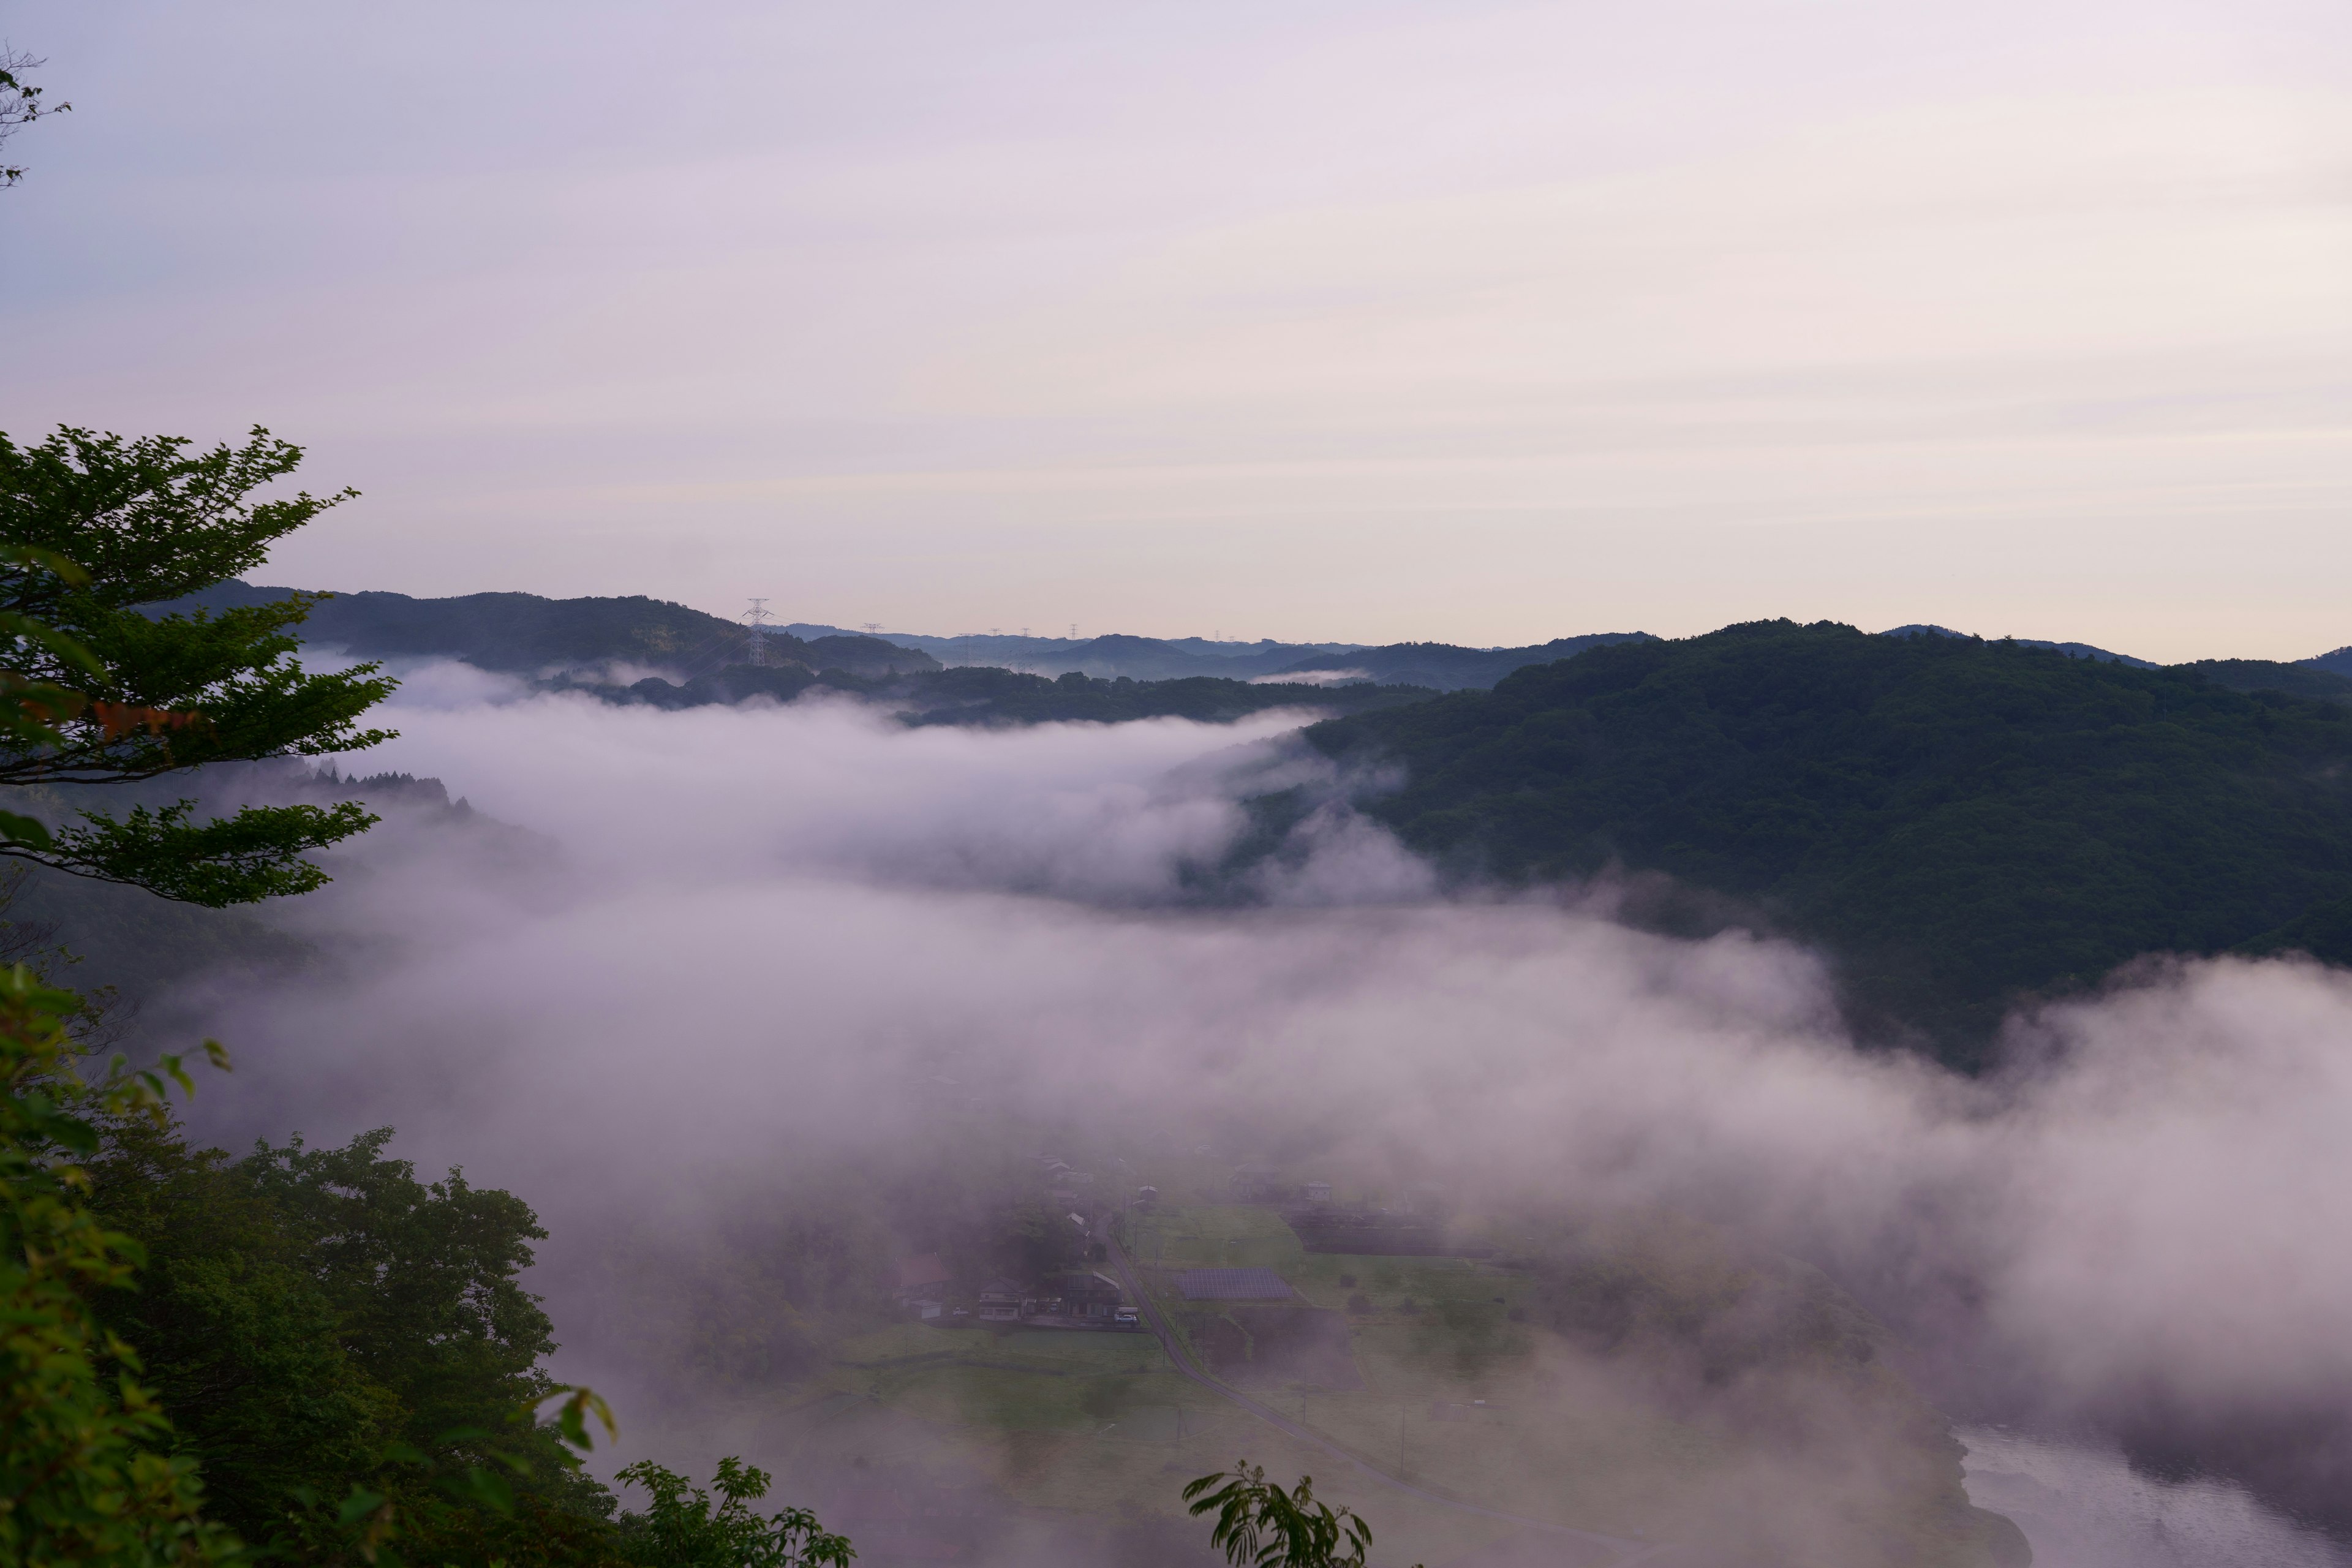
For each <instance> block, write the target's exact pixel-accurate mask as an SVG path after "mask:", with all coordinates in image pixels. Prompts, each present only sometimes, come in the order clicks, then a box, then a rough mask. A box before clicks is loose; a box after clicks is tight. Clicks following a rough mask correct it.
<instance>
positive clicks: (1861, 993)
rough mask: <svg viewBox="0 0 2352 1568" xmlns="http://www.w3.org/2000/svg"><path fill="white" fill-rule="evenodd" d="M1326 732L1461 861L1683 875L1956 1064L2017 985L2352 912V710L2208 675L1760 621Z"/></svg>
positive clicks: (1508, 875)
mask: <svg viewBox="0 0 2352 1568" xmlns="http://www.w3.org/2000/svg"><path fill="white" fill-rule="evenodd" d="M2230 673H2231V674H2232V675H2238V674H2240V673H2241V672H2237V671H2231V672H2230ZM1307 733H1308V736H1309V738H1310V739H1311V741H1312V742H1313V743H1314V744H1315V745H1316V746H1318V747H1319V748H1320V749H1321V750H1323V751H1324V752H1327V753H1328V754H1330V755H1332V756H1335V757H1340V758H1349V759H1370V758H1379V759H1382V760H1385V761H1388V762H1391V763H1402V764H1403V768H1404V783H1403V784H1402V787H1401V788H1399V789H1397V790H1395V791H1394V792H1393V793H1391V794H1388V795H1383V796H1381V797H1380V798H1378V799H1375V800H1373V801H1371V802H1370V803H1369V804H1368V809H1369V810H1370V812H1371V814H1372V815H1373V816H1376V817H1377V818H1379V819H1380V820H1381V821H1382V822H1384V823H1386V824H1388V825H1389V826H1391V827H1393V828H1394V829H1395V830H1396V831H1397V832H1398V833H1399V834H1400V835H1401V836H1402V837H1403V838H1404V840H1405V841H1406V842H1407V843H1408V844H1410V845H1411V846H1412V847H1414V848H1416V849H1420V850H1423V851H1426V852H1428V853H1430V854H1432V855H1434V856H1437V857H1439V858H1441V859H1443V860H1444V861H1445V862H1446V863H1447V864H1449V865H1450V866H1451V867H1453V868H1454V869H1455V871H1456V873H1457V874H1459V875H1463V876H1477V875H1493V876H1497V877H1500V878H1503V879H1507V880H1512V881H1519V882H1527V881H1533V880H1540V879H1563V878H1582V877H1590V876H1592V875H1595V874H1597V873H1601V872H1602V871H1605V870H1608V869H1610V868H1623V869H1625V870H1629V871H1634V872H1662V873H1664V874H1666V875H1667V876H1668V877H1670V878H1672V879H1675V880H1676V881H1677V882H1678V883H1680V884H1681V885H1683V886H1684V887H1685V889H1701V890H1705V891H1706V892H1708V893H1711V894H1715V895H1722V896H1725V897H1727V899H1728V900H1733V903H1732V905H1731V906H1730V908H1731V909H1732V910H1733V911H1734V913H1733V914H1732V915H1731V916H1728V917H1727V916H1725V915H1723V914H1721V913H1720V912H1718V914H1717V916H1715V917H1713V918H1715V919H1717V921H1720V920H1722V919H1725V918H1736V919H1738V920H1739V921H1745V922H1748V923H1761V924H1762V925H1764V926H1765V927H1767V928H1768V929H1777V930H1780V931H1787V932H1790V933H1792V934H1795V935H1798V936H1801V937H1803V938H1806V939H1810V940H1813V941H1817V942H1821V943H1822V944H1823V945H1824V946H1825V947H1826V948H1827V950H1828V951H1829V952H1830V953H1831V954H1832V958H1833V960H1834V962H1835V963H1836V965H1837V969H1838V974H1839V978H1840V981H1841V983H1842V984H1843V987H1844V990H1845V993H1846V995H1847V998H1848V1000H1849V1002H1850V1003H1851V1004H1852V1005H1853V1008H1854V1011H1855V1013H1856V1015H1857V1017H1858V1020H1859V1021H1861V1022H1863V1023H1864V1024H1865V1025H1866V1026H1872V1027H1874V1028H1875V1029H1877V1030H1880V1031H1882V1032H1894V1033H1899V1032H1901V1031H1903V1030H1905V1029H1922V1030H1925V1031H1927V1034H1928V1036H1929V1037H1932V1038H1933V1039H1934V1040H1935V1041H1936V1042H1937V1046H1938V1048H1939V1049H1940V1050H1941V1051H1942V1052H1943V1053H1944V1054H1946V1055H1947V1056H1948V1057H1951V1058H1955V1059H1970V1058H1974V1057H1975V1056H1976V1055H1977V1054H1978V1053H1979V1051H1980V1050H1981V1049H1982V1047H1983V1046H1984V1044H1985V1042H1986V1040H1987V1038H1988V1037H1989V1035H1990V1031H1991V1029H1992V1028H1993V1026H1995V1025H1996V1024H1997V1023H1998V1021H1999V1018H2000V1015H2001V1012H2002V1010H2003V1008H2004V1007H2005V1006H2007V1005H2009V1004H2010V1003H2011V1002H2012V1001H2014V1000H2016V999H2018V998H2020V997H2023V996H2029V995H2033V994H2047V993H2052V992H2056V991H2063V990H2065V989H2067V988H2070V987H2076V986H2081V985H2084V984H2091V983H2094V982H2095V981H2096V980H2098V979H2099V977H2100V976H2102V975H2103V974H2105V973H2106V972H2107V971H2108V970H2110V969H2111V968H2113V967H2114V966H2116V965H2117V964H2120V963H2124V962H2126V960H2128V959H2131V958H2133V957H2135V956H2137V955H2138V954H2141V953H2148V952H2192V953H2211V952H2222V951H2225V950H2228V949H2231V948H2233V947H2237V946H2239V945H2240V944H2244V943H2259V942H2263V939H2264V938H2265V937H2266V936H2267V935H2268V934H2269V933H2271V932H2273V931H2277V930H2279V929H2280V928H2282V927H2284V926H2286V925H2287V924H2288V923H2289V922H2291V921H2296V920H2298V919H2300V918H2302V917H2303V916H2305V914H2306V913H2307V912H2308V911H2312V910H2317V909H2320V908H2323V907H2325V906H2328V905H2332V904H2335V903H2336V902H2337V901H2339V900H2344V899H2346V898H2347V896H2352V809H2347V807H2352V710H2347V708H2346V707H2345V706H2343V705H2342V704H2340V703H2337V702H2336V701H2333V700H2326V699H2322V698H2313V697H2298V696H2294V695H2290V694H2287V693H2284V692H2279V691H2274V690H2257V691H2251V692H2248V691H2235V690H2231V689H2226V688H2225V687H2223V686H2222V685H2221V684H2219V683H2218V682H2216V681H2215V680H2212V679H2207V678H2206V677H2205V676H2204V675H2202V674H2200V673H2199V672H2197V671H2196V670H2193V669H2136V668H2128V667H2126V666H2123V665H2120V664H2111V663H2102V662H2096V661H2093V660H2087V659H2074V658H2067V657H2065V656H2064V655H2063V654H2061V653H2057V652H2053V651H2048V650H2043V649H2036V648H2028V647H2019V646H2017V645H2015V644H2010V643H1987V642H1982V641H1979V640H1976V639H1973V638H1966V639H1964V638H1956V637H1869V636H1865V635H1864V634H1863V633H1861V632H1859V631H1856V630H1854V629H1853V627H1850V626H1836V625H1832V624H1829V623H1821V624H1816V625H1812V626H1798V625H1795V624H1793V623H1790V622H1788V621H1768V622H1758V623H1754V624H1751V625H1746V626H1731V627H1727V628H1725V629H1724V630H1722V631H1718V632H1715V633H1712V634H1709V635H1707V636H1705V637H1691V638H1686V639H1683V640H1680V641H1673V642H1643V643H1621V644H1618V645H1616V646H1613V647H1599V648H1593V649H1591V650H1589V651H1587V652H1585V653H1583V654H1581V655H1580V656H1579V657H1578V658H1574V659H1572V660H1569V661H1565V662H1561V663H1557V664H1550V665H1542V666H1536V667H1532V668H1526V669H1522V670H1519V671H1517V673H1516V674H1513V675H1511V676H1509V677H1508V678H1507V679H1504V680H1503V681H1502V682H1501V683H1500V684H1498V685H1497V686H1496V688H1495V689H1493V690H1492V691H1465V692H1457V693H1454V694H1451V695H1448V696H1445V697H1443V698H1439V699H1437V700H1433V701H1429V702H1424V703H1420V704H1416V705H1414V706H1412V707H1404V708H1396V709H1391V710H1383V711H1380V712H1375V713H1365V714H1359V715H1356V716H1353V717H1349V718H1344V719H1337V720H1332V721H1327V722H1325V723H1323V724H1320V725H1318V726H1316V727H1314V728H1313V729H1311V730H1309V731H1307ZM1678 907H1679V908H1680V909H1682V910H1685V913H1687V911H1688V910H1690V909H1691V908H1692V905H1691V904H1690V902H1689V900H1683V901H1682V902H1681V903H1680V904H1679V906H1678ZM1723 908H1724V906H1721V905H1718V906H1717V909H1718V911H1720V910H1722V909H1723ZM2311 929H2312V930H2313V931H2314V932H2315V935H2317V934H2320V933H2323V932H2324V931H2327V930H2333V929H2336V928H2335V927H2332V926H2327V925H2326V923H2325V922H2315V924H2314V925H2313V926H2312V928H2311ZM2321 956H2326V957H2333V958H2336V959H2337V960H2339V961H2340V960H2347V959H2352V952H2324V953H2322V954H2321Z"/></svg>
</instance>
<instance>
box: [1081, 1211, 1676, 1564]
mask: <svg viewBox="0 0 2352 1568" xmlns="http://www.w3.org/2000/svg"><path fill="white" fill-rule="evenodd" d="M1095 1239H1096V1240H1097V1241H1099V1242H1101V1243H1102V1244H1103V1246H1104V1247H1105V1248H1107V1249H1108V1252H1109V1255H1110V1260H1111V1262H1112V1264H1113V1265H1114V1266H1116V1267H1117V1268H1118V1279H1119V1283H1120V1284H1122V1285H1124V1286H1126V1287H1127V1291H1128V1294H1129V1295H1130V1296H1132V1297H1133V1298H1134V1299H1135V1305H1136V1310H1139V1311H1140V1312H1141V1313H1142V1314H1143V1321H1145V1322H1147V1323H1149V1324H1150V1325H1151V1331H1152V1332H1153V1333H1154V1334H1156V1335H1158V1336H1159V1338H1160V1347H1161V1348H1162V1349H1164V1350H1165V1351H1167V1352H1168V1359H1169V1360H1170V1361H1171V1362H1173V1363H1176V1370H1177V1371H1179V1372H1181V1373H1183V1374H1184V1375H1185V1376H1186V1377H1189V1378H1191V1379H1192V1381H1193V1382H1194V1383H1197V1384H1200V1385H1201V1386H1202V1387H1203V1388H1205V1389H1207V1390H1209V1391H1210V1392H1211V1393H1213V1394H1217V1395H1218V1396H1220V1397H1221V1398H1224V1399H1228V1400H1231V1401H1232V1402H1233V1403H1234V1404H1235V1405H1240V1406H1241V1407H1242V1408H1243V1409H1244V1410H1246V1411H1248V1412H1249V1413H1250V1414H1251V1415H1255V1416H1256V1417H1257V1418H1258V1419H1259V1420H1261V1421H1264V1422H1265V1423H1266V1424H1267V1425H1268V1426H1276V1427H1278V1428H1280V1429H1281V1430H1282V1431H1284V1432H1286V1433H1287V1434H1289V1435H1290V1436H1293V1437H1296V1438H1297V1439H1298V1440H1299V1441H1300V1442H1302V1443H1307V1444H1310V1445H1312V1446H1313V1447H1318V1448H1320V1449H1322V1450H1323V1451H1324V1452H1325V1453H1327V1454H1328V1455H1330V1456H1331V1457H1332V1458H1336V1459H1339V1460H1342V1461H1344V1462H1345V1463H1346V1464H1347V1465H1348V1466H1349V1468H1352V1469H1354V1470H1355V1471H1356V1472H1357V1473H1358V1474H1359V1475H1363V1476H1369V1477H1370V1478H1371V1479H1374V1480H1376V1481H1379V1482H1381V1483H1382V1484H1383V1485H1386V1486H1391V1487H1394V1488H1395V1489H1397V1490H1399V1491H1402V1492H1410V1493H1412V1495H1413V1496H1414V1497H1417V1498H1423V1499H1426V1500H1428V1501H1430V1502H1433V1503H1437V1504H1440V1505H1441V1506H1443V1507H1445V1508H1451V1509H1459V1510H1461V1511H1463V1512H1464V1513H1475V1514H1480V1515H1483V1516H1484V1517H1486V1518H1487V1519H1499V1520H1505V1521H1508V1522H1510V1523H1512V1524H1519V1525H1525V1526H1526V1527H1527V1528H1528V1529H1529V1530H1539V1531H1544V1532H1545V1533H1546V1534H1549V1535H1562V1536H1567V1537H1569V1538H1570V1539H1571V1540H1576V1541H1582V1542H1590V1543H1591V1544H1592V1545H1595V1546H1599V1547H1602V1548H1605V1549H1606V1550H1608V1551H1611V1552H1615V1553H1617V1557H1616V1561H1615V1562H1614V1563H1612V1564H1610V1568H1626V1564H1629V1563H1639V1562H1643V1561H1644V1560H1646V1559H1649V1558H1653V1557H1655V1556H1657V1555H1658V1554H1660V1553H1661V1552H1665V1551H1667V1550H1669V1548H1668V1546H1666V1545H1665V1544H1664V1543H1663V1542H1645V1541H1628V1540H1626V1539H1624V1538H1623V1537H1622V1536H1616V1535H1601V1534H1598V1533H1596V1532H1594V1531H1590V1530H1577V1529H1574V1528H1572V1527H1570V1526H1569V1525H1565V1524H1553V1523H1550V1522H1549V1521H1545V1520H1540V1519H1528V1518H1525V1517H1523V1516H1521V1515H1519V1514H1516V1513H1505V1512H1503V1511H1501V1510H1498V1509H1491V1508H1480V1507H1479V1506H1478V1505H1477V1504H1476V1503H1469V1502H1464V1501H1462V1500H1459V1499H1457V1498H1450V1497H1447V1496H1445V1495H1444V1493H1442V1492H1433V1491H1431V1490H1429V1489H1427V1488H1426V1487H1417V1486H1414V1485H1413V1484H1412V1482H1411V1481H1408V1480H1404V1479H1400V1478H1398V1477H1396V1476H1392V1475H1391V1474H1389V1473H1388V1472H1387V1471H1386V1470H1382V1469H1380V1468H1376V1467H1374V1466H1372V1465H1370V1464H1367V1463H1366V1462H1365V1461H1364V1460H1362V1459H1360V1458H1357V1457H1356V1456H1355V1455H1353V1454H1351V1453H1349V1451H1348V1450H1347V1449H1345V1448H1342V1447H1339V1444H1337V1443H1334V1442H1332V1441H1331V1440H1330V1439H1329V1438H1328V1437H1325V1436H1321V1435H1320V1434H1318V1433H1317V1432H1314V1431H1312V1430H1310V1429H1309V1428H1307V1427H1306V1426H1301V1425H1299V1424H1298V1423H1297V1422H1296V1421H1293V1420H1291V1419H1290V1418H1289V1417H1288V1416H1286V1415H1281V1414H1279V1413H1277V1412H1276V1411H1274V1410H1270V1409H1268V1408H1267V1407H1266V1406H1265V1405H1260V1404H1259V1403H1258V1402H1257V1401H1256V1400H1255V1399H1252V1398H1251V1397H1250V1396H1249V1395H1248V1394H1243V1393H1242V1392H1240V1391H1239V1390H1237V1389H1234V1388H1231V1387H1228V1386H1227V1385H1226V1384H1223V1383H1220V1382H1218V1381H1217V1380H1216V1379H1215V1378H1213V1377H1211V1376H1210V1375H1209V1374H1208V1373H1207V1372H1206V1371H1205V1370H1203V1369H1202V1368H1201V1367H1199V1366H1196V1365H1195V1364H1193V1362H1192V1356H1191V1355H1190V1354H1189V1353H1188V1352H1186V1351H1185V1349H1184V1344H1183V1342H1182V1341H1181V1340H1179V1339H1178V1338H1177V1337H1176V1329H1175V1325H1173V1324H1172V1323H1171V1322H1169V1321H1168V1320H1167V1318H1166V1317H1164V1316H1163V1315H1162V1314H1161V1313H1160V1304H1159V1303H1158V1302H1156V1301H1154V1300H1152V1299H1151V1295H1150V1292H1149V1291H1147V1290H1145V1289H1144V1288H1143V1281H1142V1279H1141V1278H1140V1277H1139V1276H1138V1275H1137V1273H1136V1271H1135V1269H1134V1268H1133V1266H1132V1265H1130V1264H1129V1262H1128V1258H1127V1249H1126V1248H1125V1247H1121V1246H1119V1244H1118V1237H1114V1236H1113V1235H1111V1234H1110V1226H1109V1225H1108V1223H1105V1224H1102V1225H1098V1226H1096V1227H1095Z"/></svg>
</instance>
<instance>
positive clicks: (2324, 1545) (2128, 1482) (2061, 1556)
mask: <svg viewBox="0 0 2352 1568" xmlns="http://www.w3.org/2000/svg"><path fill="white" fill-rule="evenodd" d="M1959 1437H1960V1441H1961V1442H1963V1443H1965V1444H1967V1445H1968V1448H1969V1456H1968V1459H1967V1461H1966V1465H1965V1468H1966V1471H1967V1475H1968V1486H1969V1500H1971V1501H1973V1502H1975V1503H1976V1505H1977V1506H1978V1507H1979V1508H1989V1509H1991V1510H1993V1511H1994V1512H1996V1513H2005V1514H2007V1515H2008V1516H2009V1517H2010V1518H2011V1519H2013V1520H2015V1521H2017V1523H2018V1527H2019V1528H2020V1529H2021V1530H2023V1531H2025V1538H2026V1539H2027V1540H2028V1541H2030V1542H2032V1543H2033V1561H2034V1568H2352V1546H2346V1545H2344V1544H2341V1543H2339V1542H2334V1541H2331V1540H2330V1539H2328V1538H2327V1537H2326V1536H2324V1535H2321V1534H2319V1533H2318V1532H2316V1531H2311V1530H2308V1529H2305V1528H2304V1527H2302V1526H2300V1525H2298V1524H2296V1523H2295V1522H2294V1521H2293V1520H2291V1519H2288V1518H2286V1517H2285V1516H2284V1515H2282V1514H2280V1513H2278V1512H2276V1511H2275V1510H2272V1509H2270V1508H2268V1507H2266V1506H2264V1505H2263V1503H2262V1502H2261V1501H2260V1500H2257V1499H2256V1498H2255V1497H2253V1495H2252V1494H2251V1493H2249V1492H2248V1491H2247V1490H2246V1489H2244V1488H2243V1487H2241V1486H2238V1485H2236V1484H2234V1483H2232V1482H2230V1481H2217V1480H2203V1479H2200V1480H2189V1481H2178V1482H2175V1481H2163V1480H2157V1479H2152V1478H2150V1477H2147V1476H2144V1475H2140V1474H2137V1472H2135V1471H2134V1470H2133V1469H2132V1468H2131V1467H2130V1466H2129V1465H2127V1464H2126V1463H2125V1461H2124V1458H2123V1455H2122V1454H2121V1453H2120V1452H2118V1451H2117V1450H2116V1449H2113V1448H2103V1447H2095V1446H2092V1445H2087V1444H2079V1443H2072V1442H2065V1441H2057V1440H2053V1439H2050V1438H2047V1437H2039V1436H2024V1435H2022V1434H2020V1433H2015V1432H2008V1431H2003V1430H2001V1429H2000V1428H1999V1427H1990V1426H1970V1427H1962V1428H1961V1429H1960V1433H1959Z"/></svg>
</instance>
